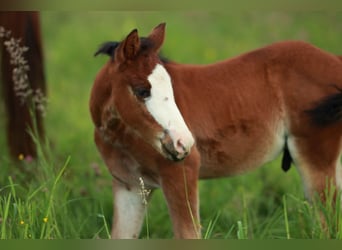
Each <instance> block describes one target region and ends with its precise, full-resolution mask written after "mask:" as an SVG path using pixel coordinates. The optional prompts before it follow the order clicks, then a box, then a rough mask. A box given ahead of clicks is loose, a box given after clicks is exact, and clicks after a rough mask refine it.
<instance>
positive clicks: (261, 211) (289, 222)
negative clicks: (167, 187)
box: [0, 10, 342, 239]
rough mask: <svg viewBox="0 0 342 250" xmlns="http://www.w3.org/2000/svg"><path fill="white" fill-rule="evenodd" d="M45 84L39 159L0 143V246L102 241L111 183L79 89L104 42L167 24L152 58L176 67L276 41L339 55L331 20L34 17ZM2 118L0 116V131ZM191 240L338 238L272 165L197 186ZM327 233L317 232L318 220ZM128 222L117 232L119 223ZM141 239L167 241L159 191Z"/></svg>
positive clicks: (337, 26)
mask: <svg viewBox="0 0 342 250" xmlns="http://www.w3.org/2000/svg"><path fill="white" fill-rule="evenodd" d="M41 21H42V32H43V41H44V53H45V70H46V76H47V83H48V109H47V114H46V117H45V127H46V141H47V142H46V143H45V144H44V145H42V144H40V143H39V142H37V144H38V148H39V149H40V157H39V159H37V160H36V161H33V162H25V161H24V160H23V161H22V162H21V165H22V166H23V167H24V168H25V169H26V171H28V172H30V173H31V175H30V177H28V176H26V175H25V174H23V173H22V172H21V171H20V168H18V167H17V166H16V165H15V163H13V162H12V161H11V160H10V159H9V157H8V155H7V151H6V150H7V149H6V146H5V145H6V144H5V134H4V133H2V134H0V148H1V154H0V167H1V172H0V238H1V239H27V238H33V239H75V238H76V239H79V238H82V239H83V238H91V239H93V238H95V239H98V238H101V239H103V238H104V239H105V238H109V237H110V227H111V220H112V190H111V176H110V174H109V172H108V171H107V169H106V166H105V165H104V163H103V162H102V160H101V158H100V156H99V154H98V152H97V150H96V148H95V145H94V142H93V124H92V122H91V119H90V115H89V110H88V99H89V95H90V89H91V86H92V83H93V80H94V77H95V75H96V73H97V71H98V70H99V69H100V68H101V65H103V64H104V63H105V62H106V60H108V58H107V57H105V56H99V57H96V58H94V57H93V54H94V52H95V51H96V49H97V48H98V46H99V45H100V44H101V43H102V42H105V41H111V40H115V41H117V40H121V39H122V38H124V37H125V36H126V35H127V34H128V33H129V32H130V31H131V30H132V29H134V28H138V30H139V33H140V35H142V36H146V35H147V34H148V33H149V32H150V30H151V29H152V28H153V27H154V26H156V25H157V24H159V23H161V22H166V23H167V30H166V41H165V43H164V47H163V50H162V53H163V55H164V56H166V57H167V58H170V59H172V60H174V61H177V62H182V63H199V64H206V63H211V62H215V61H218V60H222V59H225V58H229V57H233V56H236V55H239V54H241V53H244V52H247V51H249V50H252V49H255V48H258V47H261V46H265V45H267V44H270V43H273V42H276V41H280V40H298V39H299V40H305V41H308V42H310V43H312V44H314V45H316V46H318V47H320V48H322V49H324V50H327V51H329V52H331V53H334V54H342V26H341V23H342V13H341V12H330V13H327V12H253V11H251V12H238V13H234V12H233V11H228V10H227V11H226V12H224V10H223V11H222V12H196V11H192V12H189V11H188V12H181V11H175V12H171V11H163V12H148V11H145V12H54V11H45V12H42V13H41ZM5 119H6V116H5V114H4V111H3V107H2V106H1V108H0V129H1V130H2V131H3V130H4V129H3V128H4V126H5V125H4V124H5ZM200 201H201V204H200V210H201V219H202V226H203V236H204V237H205V238H209V239H289V238H291V239H292V238H300V239H303V238H305V239H306V238H309V239H312V238H314V239H323V238H336V239H342V232H341V231H339V229H338V228H342V218H341V216H340V214H339V213H338V212H336V213H334V212H333V211H331V210H332V209H331V206H330V205H329V204H327V205H326V204H320V203H319V202H316V203H314V204H309V203H308V202H307V201H305V199H304V196H303V190H302V186H301V180H300V176H299V175H298V173H297V171H296V169H295V167H294V166H292V168H291V169H290V171H288V172H287V173H284V172H283V171H282V169H281V167H280V157H279V158H278V159H277V160H276V161H274V162H271V163H269V164H267V165H265V166H263V167H261V168H259V169H258V170H256V171H253V172H250V173H246V174H244V175H241V176H235V177H231V178H224V179H216V180H208V181H201V182H200ZM319 209H321V210H323V211H324V212H323V214H324V216H325V217H326V219H327V221H328V229H325V230H323V229H322V227H321V225H320V223H319V217H320V215H319V212H318V210H319ZM128 223H129V222H128ZM141 238H144V239H146V238H153V239H154V238H172V230H171V223H170V220H169V217H168V212H167V207H166V204H165V202H164V198H163V195H162V193H161V192H160V190H158V191H156V192H155V193H154V196H153V198H152V200H151V201H150V202H149V204H148V210H147V219H146V221H145V223H144V226H143V229H142V234H141Z"/></svg>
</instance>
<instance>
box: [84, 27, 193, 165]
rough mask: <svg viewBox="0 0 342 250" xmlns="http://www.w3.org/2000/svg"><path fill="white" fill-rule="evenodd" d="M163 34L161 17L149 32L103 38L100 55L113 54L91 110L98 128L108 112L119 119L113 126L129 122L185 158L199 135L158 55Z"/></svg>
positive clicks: (163, 149) (170, 154)
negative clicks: (179, 103)
mask: <svg viewBox="0 0 342 250" xmlns="http://www.w3.org/2000/svg"><path fill="white" fill-rule="evenodd" d="M164 37H165V23H162V24H159V25H158V26H157V27H155V28H154V29H153V30H152V32H151V33H150V34H149V35H148V36H147V37H139V36H138V31H137V30H136V29H134V30H133V31H131V32H130V33H129V34H128V35H127V37H126V38H125V39H124V40H123V41H121V42H110V43H106V44H104V45H103V46H102V47H101V48H100V49H99V50H98V51H97V52H96V54H95V55H97V54H107V55H110V56H111V60H109V61H108V62H107V64H106V65H105V66H104V67H103V68H102V69H101V71H100V72H99V73H98V75H97V77H96V79H95V83H94V86H93V90H92V94H91V100H90V110H91V115H92V118H93V121H94V123H95V125H96V126H97V127H98V128H101V127H103V125H104V123H106V121H105V120H106V117H108V115H107V116H106V115H104V114H105V113H106V112H107V113H108V112H109V113H110V114H111V117H112V118H111V119H112V120H115V122H111V124H114V125H113V126H110V127H109V128H107V130H110V131H108V132H110V133H112V132H113V131H115V129H116V128H117V127H118V126H120V125H121V126H125V127H126V128H127V129H129V130H130V131H133V132H134V133H135V134H136V135H137V136H139V137H140V138H141V139H143V140H144V141H145V142H146V143H148V144H150V145H151V146H152V147H153V148H154V149H155V150H156V151H158V152H159V153H160V154H162V155H163V156H164V157H166V158H168V159H170V160H173V161H180V160H182V159H184V158H185V157H186V156H187V155H188V154H189V152H190V150H191V147H192V145H193V144H194V138H193V136H192V134H191V132H190V130H189V129H188V127H187V125H186V123H185V121H184V118H183V116H182V114H181V112H180V110H179V109H178V107H177V104H176V102H175V98H174V93H173V86H172V79H171V77H170V75H169V73H168V72H167V70H166V69H165V67H164V64H163V62H162V60H161V59H160V57H159V51H160V48H161V46H162V44H163V42H164ZM108 110H110V111H108Z"/></svg>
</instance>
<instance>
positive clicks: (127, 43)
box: [115, 29, 140, 62]
mask: <svg viewBox="0 0 342 250" xmlns="http://www.w3.org/2000/svg"><path fill="white" fill-rule="evenodd" d="M139 48H140V39H139V36H138V30H137V29H134V30H132V31H131V33H129V34H128V36H127V37H126V38H125V40H123V41H122V42H121V43H120V45H119V47H118V48H117V52H116V53H115V60H116V61H117V62H124V61H126V60H131V59H133V58H134V57H135V56H136V55H137V53H138V51H139Z"/></svg>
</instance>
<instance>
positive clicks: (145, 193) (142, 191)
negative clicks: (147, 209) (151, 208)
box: [139, 177, 151, 206]
mask: <svg viewBox="0 0 342 250" xmlns="http://www.w3.org/2000/svg"><path fill="white" fill-rule="evenodd" d="M139 184H140V192H139V194H140V195H141V199H142V203H143V204H144V205H145V206H146V205H147V198H148V196H149V194H150V193H151V189H147V188H145V183H144V180H143V178H142V177H139Z"/></svg>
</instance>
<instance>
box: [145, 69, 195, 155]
mask: <svg viewBox="0 0 342 250" xmlns="http://www.w3.org/2000/svg"><path fill="white" fill-rule="evenodd" d="M147 80H148V81H149V82H150V84H151V97H150V98H148V99H147V100H146V101H145V105H146V108H147V110H148V111H149V112H150V113H151V115H152V116H153V118H154V119H155V120H156V122H158V123H159V125H161V126H162V127H163V129H165V130H167V131H168V132H169V134H170V136H171V138H172V140H173V142H174V145H175V148H176V149H177V147H179V142H181V144H183V146H184V147H185V148H186V150H189V149H190V148H191V146H192V145H193V144H194V139H193V137H192V135H191V132H190V131H189V129H188V127H187V126H186V124H185V121H184V119H183V116H182V115H181V113H180V111H179V109H178V107H177V105H176V102H175V98H174V95H173V89H172V83H171V78H170V75H169V74H168V72H167V71H166V69H165V68H164V67H163V66H162V65H160V64H157V65H156V67H155V68H154V70H153V71H152V73H151V74H150V75H149V76H148V78H147Z"/></svg>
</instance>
